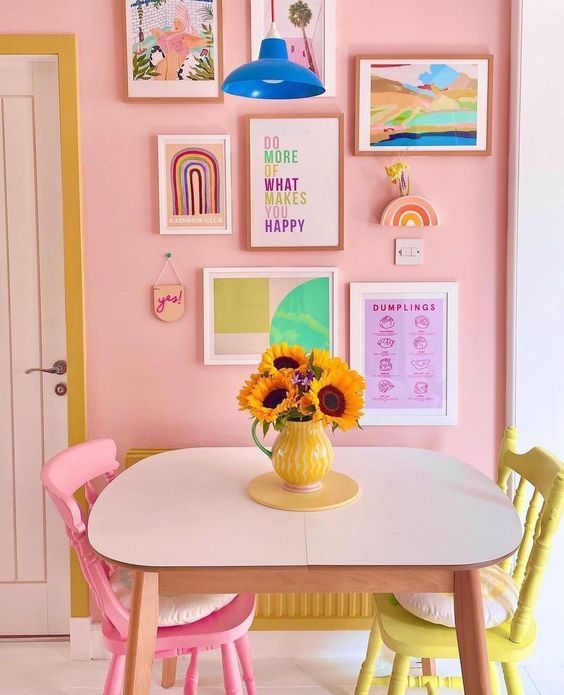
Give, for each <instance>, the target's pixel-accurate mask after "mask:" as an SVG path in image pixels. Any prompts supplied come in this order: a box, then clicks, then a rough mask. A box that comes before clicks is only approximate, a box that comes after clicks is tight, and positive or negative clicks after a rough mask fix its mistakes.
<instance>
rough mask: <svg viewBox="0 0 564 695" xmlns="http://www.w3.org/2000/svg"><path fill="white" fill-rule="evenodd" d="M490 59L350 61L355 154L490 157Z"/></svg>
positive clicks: (453, 58) (360, 58) (452, 57)
mask: <svg viewBox="0 0 564 695" xmlns="http://www.w3.org/2000/svg"><path fill="white" fill-rule="evenodd" d="M492 67H493V57H492V56H488V55H486V56H476V57H469V56H463V57H455V56H439V57H394V58H379V57H370V56H369V57H365V56H359V57H357V59H356V109H357V113H356V145H355V153H356V154H360V155H362V154H383V155H393V154H399V153H401V154H402V155H404V154H490V152H491V109H492Z"/></svg>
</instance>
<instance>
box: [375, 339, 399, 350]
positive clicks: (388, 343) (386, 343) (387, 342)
mask: <svg viewBox="0 0 564 695" xmlns="http://www.w3.org/2000/svg"><path fill="white" fill-rule="evenodd" d="M395 342H396V341H395V340H393V339H392V338H380V340H379V341H378V345H379V346H380V347H381V348H383V349H384V350H388V349H389V348H391V347H393V346H394V344H395Z"/></svg>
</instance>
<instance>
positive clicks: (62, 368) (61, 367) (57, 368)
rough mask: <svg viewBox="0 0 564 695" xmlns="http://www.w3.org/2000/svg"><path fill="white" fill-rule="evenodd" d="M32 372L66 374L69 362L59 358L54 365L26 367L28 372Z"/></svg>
mask: <svg viewBox="0 0 564 695" xmlns="http://www.w3.org/2000/svg"><path fill="white" fill-rule="evenodd" d="M32 372H44V373H45V374H66V373H67V363H66V362H65V360H57V361H56V362H54V363H53V366H52V367H32V368H31V369H26V370H25V373H26V374H31V373H32Z"/></svg>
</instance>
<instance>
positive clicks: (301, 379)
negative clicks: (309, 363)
mask: <svg viewBox="0 0 564 695" xmlns="http://www.w3.org/2000/svg"><path fill="white" fill-rule="evenodd" d="M314 378H315V375H314V373H313V372H312V371H310V370H308V371H307V372H305V374H303V373H301V372H296V373H295V374H294V379H293V381H294V384H297V385H298V386H299V387H300V388H301V389H302V390H303V391H309V387H310V386H311V382H312V381H313V379H314Z"/></svg>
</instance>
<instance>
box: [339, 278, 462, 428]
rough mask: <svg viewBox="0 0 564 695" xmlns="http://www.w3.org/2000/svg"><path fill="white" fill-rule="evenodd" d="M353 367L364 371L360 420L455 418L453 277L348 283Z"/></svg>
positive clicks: (448, 421)
mask: <svg viewBox="0 0 564 695" xmlns="http://www.w3.org/2000/svg"><path fill="white" fill-rule="evenodd" d="M350 301H351V307H350V309H351V314H350V316H351V331H350V336H351V354H350V358H351V367H352V368H353V369H356V370H357V371H359V372H360V373H361V374H363V375H364V377H365V379H366V407H365V415H364V417H363V419H362V420H361V424H362V425H454V424H456V418H457V397H456V396H457V388H456V380H457V367H456V363H457V320H458V285H457V284H456V283H454V282H368V283H351V298H350Z"/></svg>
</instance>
